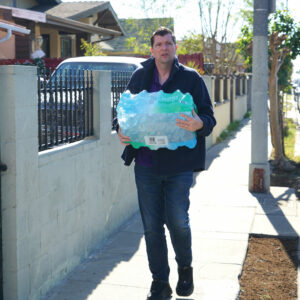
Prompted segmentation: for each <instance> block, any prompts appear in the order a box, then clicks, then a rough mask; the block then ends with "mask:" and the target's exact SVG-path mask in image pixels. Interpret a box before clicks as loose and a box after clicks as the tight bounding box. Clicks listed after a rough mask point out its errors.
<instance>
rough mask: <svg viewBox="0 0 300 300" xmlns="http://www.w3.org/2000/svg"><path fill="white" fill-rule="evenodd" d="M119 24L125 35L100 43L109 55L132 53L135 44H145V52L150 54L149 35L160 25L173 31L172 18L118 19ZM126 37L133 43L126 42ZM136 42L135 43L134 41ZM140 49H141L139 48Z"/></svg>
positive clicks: (133, 52)
mask: <svg viewBox="0 0 300 300" xmlns="http://www.w3.org/2000/svg"><path fill="white" fill-rule="evenodd" d="M120 24H121V26H122V28H124V30H125V32H126V35H124V36H119V37H117V38H115V39H113V40H110V41H102V42H101V43H100V46H101V50H102V51H103V52H104V53H106V54H109V55H134V54H135V52H136V51H135V47H134V44H135V45H138V44H145V46H146V45H147V47H148V48H147V47H146V52H147V50H148V52H147V53H145V54H148V55H149V54H150V37H151V35H152V33H153V32H154V31H155V30H156V29H157V28H158V27H160V26H165V27H168V28H170V29H171V30H172V31H174V19H173V18H145V19H120ZM128 39H131V40H132V41H133V43H131V45H129V44H128ZM136 42H137V43H136ZM139 50H141V49H139Z"/></svg>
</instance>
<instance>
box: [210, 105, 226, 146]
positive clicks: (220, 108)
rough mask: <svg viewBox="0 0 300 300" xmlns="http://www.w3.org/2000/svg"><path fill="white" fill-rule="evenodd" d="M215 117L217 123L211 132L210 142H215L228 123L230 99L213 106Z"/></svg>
mask: <svg viewBox="0 0 300 300" xmlns="http://www.w3.org/2000/svg"><path fill="white" fill-rule="evenodd" d="M215 118H216V120H217V125H216V126H215V127H214V130H213V132H212V144H215V143H216V142H217V138H218V137H219V136H220V134H221V133H222V131H223V130H225V129H226V127H227V126H228V125H229V124H230V101H225V102H222V103H221V104H218V105H217V106H216V107H215Z"/></svg>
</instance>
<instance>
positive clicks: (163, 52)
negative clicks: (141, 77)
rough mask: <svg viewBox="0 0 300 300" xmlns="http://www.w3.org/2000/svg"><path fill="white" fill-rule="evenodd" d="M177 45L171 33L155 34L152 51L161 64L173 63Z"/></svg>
mask: <svg viewBox="0 0 300 300" xmlns="http://www.w3.org/2000/svg"><path fill="white" fill-rule="evenodd" d="M176 49H177V45H175V44H174V42H173V40H172V36H171V34H169V33H168V34H166V35H164V36H160V35H155V36H154V42H153V48H151V53H152V55H153V56H154V58H155V60H156V61H157V62H158V63H161V64H171V63H173V61H174V58H175V55H176Z"/></svg>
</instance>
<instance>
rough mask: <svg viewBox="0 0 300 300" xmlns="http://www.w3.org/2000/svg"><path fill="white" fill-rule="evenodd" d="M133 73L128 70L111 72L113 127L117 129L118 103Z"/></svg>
mask: <svg viewBox="0 0 300 300" xmlns="http://www.w3.org/2000/svg"><path fill="white" fill-rule="evenodd" d="M131 75H132V72H128V71H126V72H125V71H113V72H112V73H111V97H112V99H111V100H112V129H113V130H115V129H116V124H115V123H114V122H113V120H114V119H115V118H116V116H117V111H116V108H117V105H118V103H119V101H120V97H121V94H122V93H123V92H124V91H125V89H126V86H127V84H128V82H129V79H130V77H131Z"/></svg>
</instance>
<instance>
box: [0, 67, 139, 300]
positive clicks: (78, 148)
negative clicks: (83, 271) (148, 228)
mask: <svg viewBox="0 0 300 300" xmlns="http://www.w3.org/2000/svg"><path fill="white" fill-rule="evenodd" d="M36 89H37V78H36V68H35V67H28V66H1V67H0V91H1V94H0V97H1V101H0V147H1V148H0V153H1V160H2V161H3V162H4V163H5V164H7V166H8V171H7V172H5V173H2V174H1V187H2V188H1V192H2V220H3V261H4V263H3V268H4V299H5V300H15V299H18V300H21V299H31V300H35V299H40V297H41V296H42V295H44V294H45V293H46V292H47V291H48V290H49V289H50V288H51V287H52V286H53V285H54V284H55V283H57V282H58V281H59V280H60V279H62V278H63V277H64V276H65V275H66V274H67V273H68V272H70V271H71V270H72V269H73V268H74V267H75V266H76V265H77V264H78V263H79V262H80V261H81V260H82V259H84V258H86V257H87V255H88V254H89V253H90V252H91V250H93V249H94V248H95V246H96V245H97V244H99V243H100V242H101V241H102V240H103V239H104V238H105V237H106V236H108V235H109V234H110V233H111V232H112V231H113V230H115V229H116V228H117V227H118V226H119V225H120V224H122V223H123V222H124V221H125V220H126V219H127V218H128V217H129V216H130V215H132V213H134V212H135V211H136V210H137V200H136V190H135V185H134V178H133V171H132V167H130V168H128V167H125V166H124V165H123V163H122V161H121V159H120V154H121V152H122V148H123V147H122V146H121V145H120V143H119V140H118V138H117V136H116V133H113V132H111V107H110V73H109V72H101V74H99V73H98V74H96V75H95V94H94V101H95V103H94V108H95V117H94V120H95V137H93V138H90V139H87V140H85V141H80V142H76V143H73V144H70V145H67V146H64V147H59V148H57V149H53V150H48V151H43V152H41V153H38V127H37V125H38V120H37V90H36Z"/></svg>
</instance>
